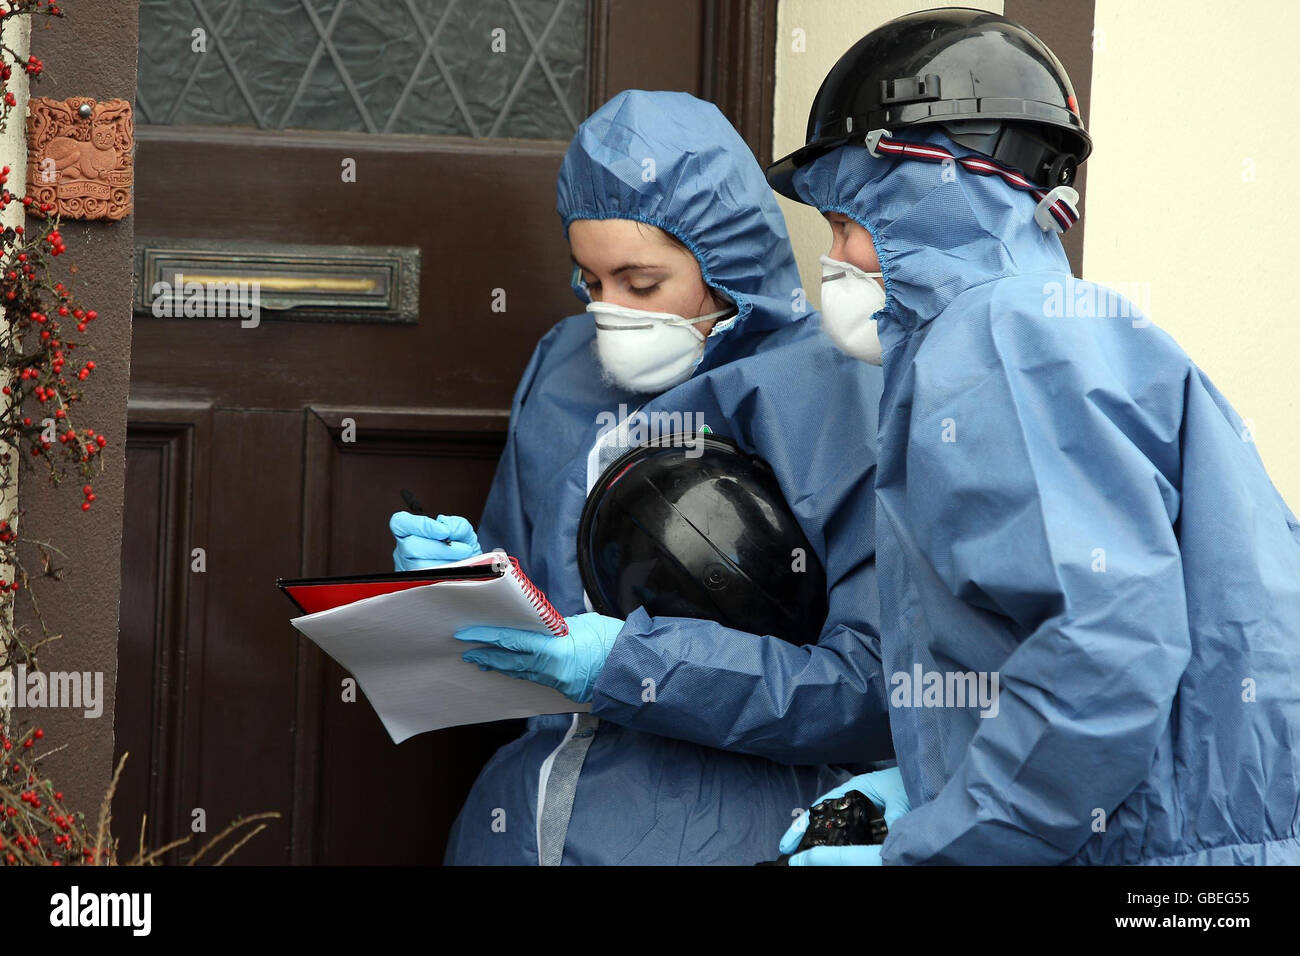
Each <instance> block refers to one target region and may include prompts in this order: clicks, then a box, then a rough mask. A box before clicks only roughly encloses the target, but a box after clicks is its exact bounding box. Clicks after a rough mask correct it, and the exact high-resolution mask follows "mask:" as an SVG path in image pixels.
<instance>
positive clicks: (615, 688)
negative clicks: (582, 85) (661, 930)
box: [392, 91, 892, 864]
mask: <svg viewBox="0 0 1300 956" xmlns="http://www.w3.org/2000/svg"><path fill="white" fill-rule="evenodd" d="M557 195H558V211H559V213H560V216H561V219H562V221H563V223H564V227H565V231H566V235H567V237H568V238H569V240H570V247H571V250H572V252H573V257H574V259H575V262H576V264H577V267H578V268H577V273H576V276H575V291H576V292H577V293H578V295H579V298H580V299H583V300H590V306H589V310H588V312H587V313H586V314H582V315H576V316H572V317H570V318H567V319H564V320H562V321H561V322H559V323H558V324H557V325H556V326H555V327H554V328H552V329H551V330H550V331H549V332H548V333H547V334H546V335H545V336H544V337H543V338H542V340H541V341H540V343H539V344H538V346H537V349H536V351H535V353H534V354H533V357H532V360H531V361H530V362H529V364H528V367H527V369H526V370H525V372H524V376H523V380H522V381H521V382H520V384H519V387H518V390H517V392H516V394H515V397H514V404H513V408H512V410H511V419H510V425H509V433H508V437H507V443H506V448H505V451H504V454H503V455H502V458H501V462H500V465H499V467H498V469H497V473H496V476H495V479H494V481H493V484H492V487H491V491H490V493H489V496H488V501H487V505H486V507H485V509H484V512H483V516H482V518H481V520H480V522H479V525H478V528H477V529H474V528H473V527H472V526H471V525H470V523H469V522H468V521H467V520H466V519H464V518H461V517H458V516H450V517H448V516H438V517H437V518H435V519H429V518H420V517H418V516H413V515H407V514H405V513H398V514H397V515H394V516H393V520H392V528H393V531H394V534H395V535H396V536H397V547H396V550H395V560H396V562H397V564H398V566H399V567H411V566H421V565H423V564H427V563H429V562H436V561H449V560H456V559H459V558H463V557H465V556H467V555H469V554H472V553H475V552H476V551H477V550H478V549H479V543H478V542H479V541H482V542H483V546H488V547H492V546H495V547H502V548H504V549H506V550H507V551H508V552H509V553H510V554H512V555H514V556H515V557H517V558H518V559H519V560H520V563H521V566H522V567H523V568H524V569H525V570H526V571H527V572H528V574H529V576H530V577H531V578H532V579H533V580H534V581H535V582H536V583H537V584H538V585H539V586H540V587H541V588H542V589H543V590H544V591H545V592H546V594H547V596H548V597H549V599H550V600H551V602H552V603H553V604H554V605H555V606H556V608H557V609H559V610H560V612H561V613H563V614H564V615H565V617H566V622H567V624H568V626H569V635H568V637H565V638H550V637H539V636H538V635H530V634H526V633H523V632H517V631H501V630H497V629H470V630H467V631H464V632H461V633H460V634H459V635H458V637H460V638H461V639H463V640H465V641H466V654H465V657H466V659H467V660H468V661H470V662H472V663H476V664H478V665H479V666H483V667H492V668H495V669H498V670H501V671H503V672H505V673H509V674H511V675H512V676H515V677H520V678H525V679H531V680H535V681H538V682H541V683H545V684H547V685H549V686H552V687H556V688H558V689H560V690H561V691H562V692H564V693H565V694H567V695H568V696H569V697H570V698H571V699H573V700H574V701H575V702H589V703H590V705H591V712H590V714H585V713H584V714H572V715H556V716H543V717H534V718H531V719H530V720H529V722H528V729H527V732H526V733H525V734H524V735H523V736H522V737H520V738H519V739H518V740H516V741H514V742H513V743H510V744H508V745H506V746H505V747H503V748H502V749H501V750H500V751H498V752H497V754H496V755H495V756H493V758H492V759H491V760H490V761H489V762H488V764H487V765H486V766H485V767H484V769H483V771H482V772H481V774H480V775H479V778H478V780H477V781H476V782H475V784H474V786H473V788H472V790H471V792H470V795H469V798H468V800H467V801H466V804H465V806H464V808H463V809H462V810H461V812H460V815H459V817H458V818H457V820H456V823H455V825H454V827H453V829H452V831H451V834H450V840H449V844H448V848H447V853H446V862H448V863H453V864H479V863H512V864H528V863H544V864H555V863H566V864H589V863H629V864H676V863H702V864H707V863H720V864H751V863H756V862H759V861H763V860H769V859H771V858H772V857H773V856H774V855H775V854H774V852H773V848H774V847H775V844H776V840H777V838H778V837H779V836H780V834H781V832H782V831H783V830H784V829H785V823H786V822H787V821H789V820H790V819H791V817H792V814H794V813H795V812H797V810H798V808H800V807H805V806H807V805H808V803H809V801H810V800H811V799H812V798H813V797H814V796H815V795H816V794H818V793H820V792H822V791H823V790H825V789H827V788H828V787H829V786H833V785H835V784H837V783H839V782H841V781H842V780H844V779H846V778H847V777H848V776H849V775H850V772H851V771H855V770H861V769H865V767H867V766H870V765H871V764H872V762H874V761H878V760H883V759H888V758H890V757H891V756H892V750H891V747H890V740H889V730H888V717H887V708H888V705H887V701H886V699H885V693H886V690H887V688H886V687H885V686H884V683H883V674H882V671H881V667H880V660H879V656H878V647H877V641H878V630H877V626H876V621H877V615H878V613H879V610H878V606H877V600H876V594H877V591H876V584H875V580H874V574H875V570H874V543H873V536H872V524H873V516H872V501H873V496H872V492H871V486H872V480H873V477H874V471H875V465H874V459H873V457H872V456H871V454H870V453H869V452H866V453H864V452H862V451H860V449H869V448H870V447H871V445H872V443H873V441H874V435H875V424H876V419H875V411H874V410H875V408H876V405H877V403H878V401H879V394H880V381H881V379H880V373H879V371H878V370H875V369H870V368H867V367H865V366H863V365H861V364H860V363H856V362H853V361H852V360H850V359H848V358H847V357H845V356H844V355H842V354H840V353H839V352H838V351H837V350H836V349H835V348H834V347H833V346H832V345H831V344H830V343H828V342H827V341H826V339H825V337H823V336H822V335H820V334H819V332H818V327H817V323H816V315H815V313H812V312H811V311H808V310H807V309H806V307H805V306H804V303H803V297H802V290H801V288H800V281H799V276H798V273H797V271H796V268H795V263H794V258H793V254H792V251H791V248H790V244H789V240H788V238H787V233H786V228H785V223H784V220H783V218H782V216H781V213H780V211H779V209H778V208H777V205H776V202H775V197H774V196H773V195H772V193H771V191H770V189H769V188H768V187H767V184H766V182H765V181H764V179H763V175H762V170H761V169H760V168H759V167H758V165H757V164H756V163H755V162H754V159H753V156H752V154H751V153H750V152H749V150H748V148H747V147H746V145H745V143H744V142H743V141H742V140H741V139H740V137H739V136H738V135H737V134H736V132H735V130H734V129H733V128H732V126H731V124H730V123H729V122H728V121H727V120H726V118H725V117H723V115H722V114H721V113H720V112H719V111H718V110H717V109H716V107H714V106H713V105H711V104H708V103H704V102H701V101H699V100H697V99H695V98H693V97H691V96H688V95H686V94H682V93H655V92H642V91H630V92H625V93H622V94H619V95H618V96H616V97H614V98H613V99H612V100H611V101H610V102H609V103H607V104H605V105H604V106H603V107H602V108H601V109H599V110H598V111H597V112H596V113H595V114H593V115H592V116H591V117H590V118H588V119H587V120H586V121H585V122H584V123H583V124H582V126H581V128H580V129H579V131H578V133H577V136H576V137H575V139H574V141H573V143H572V145H571V147H570V148H569V150H568V153H567V155H566V157H565V159H564V162H563V166H562V168H561V172H560V176H559V182H558V189H557ZM692 283H694V284H693V285H692ZM697 330H698V331H699V333H700V334H698V335H696V334H695V332H696V331H697ZM638 409H639V412H640V413H641V415H643V416H654V415H660V416H663V417H665V418H666V419H667V421H669V422H672V421H676V422H684V423H687V426H686V428H685V430H687V431H701V430H702V429H703V428H705V427H707V429H709V430H711V431H712V432H713V433H715V434H716V435H718V436H722V437H727V438H731V439H733V440H734V441H735V442H737V443H738V444H739V445H740V446H741V448H742V449H743V450H744V451H745V452H747V453H752V454H754V455H757V456H759V457H760V458H762V459H764V460H765V461H766V462H767V463H768V464H769V465H770V466H771V468H772V470H773V472H774V474H775V476H776V478H777V480H778V482H779V484H780V488H781V491H782V493H783V495H784V497H785V499H786V501H787V502H788V503H789V506H790V508H791V509H792V511H793V513H794V515H795V517H796V519H797V521H798V523H799V525H800V527H801V528H802V530H803V532H804V534H805V535H806V537H807V539H808V541H809V543H810V544H811V545H812V547H813V548H814V549H815V551H816V553H817V557H818V558H819V559H820V561H821V562H822V565H823V567H824V568H825V571H826V579H827V606H828V609H829V610H828V615H827V618H826V622H825V625H824V627H823V628H822V630H821V634H820V638H819V640H818V643H816V644H814V645H807V646H796V645H794V644H790V643H787V642H786V641H783V640H780V639H778V638H777V637H774V636H772V635H763V634H752V633H746V632H742V631H737V630H733V629H730V628H727V627H724V626H722V625H720V624H717V623H714V622H711V621H706V620H697V619H688V618H672V617H660V618H653V617H651V616H649V615H648V614H647V613H646V612H645V610H644V609H640V610H637V611H636V612H635V613H633V614H631V616H629V617H628V618H627V620H626V621H623V620H617V619H614V618H610V617H606V616H603V615H599V614H594V613H584V594H583V589H582V583H581V579H580V576H579V568H578V556H577V534H578V525H579V516H580V513H581V511H582V508H583V504H584V500H585V498H586V496H587V492H588V490H589V488H590V487H591V483H592V481H593V480H594V477H595V476H597V475H599V473H600V472H601V470H602V469H603V467H604V465H605V464H606V463H607V462H608V461H610V460H611V459H612V458H613V457H617V455H618V454H619V453H620V452H621V451H622V450H623V449H624V448H625V447H626V446H627V445H628V444H629V443H630V444H633V445H635V444H636V443H637V442H636V440H635V430H634V429H620V428H617V427H611V423H610V420H611V418H620V419H623V420H624V422H627V421H630V420H632V419H633V418H634V417H635V415H634V413H635V412H636V411H637V410H638ZM643 420H644V419H643ZM650 421H651V422H653V421H654V419H653V418H651V419H650ZM849 449H852V453H849V451H848V450H849ZM443 538H446V539H450V542H449V543H447V544H443V543H441V542H440V541H439V539H443ZM466 666H467V667H468V666H471V664H467V665H466ZM648 686H652V687H653V689H654V690H653V694H647V690H646V688H647V687H648Z"/></svg>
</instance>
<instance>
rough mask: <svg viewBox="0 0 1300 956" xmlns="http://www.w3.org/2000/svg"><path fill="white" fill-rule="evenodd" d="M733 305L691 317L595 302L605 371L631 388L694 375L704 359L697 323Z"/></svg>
mask: <svg viewBox="0 0 1300 956" xmlns="http://www.w3.org/2000/svg"><path fill="white" fill-rule="evenodd" d="M734 308H735V307H734V306H728V307H727V308H725V309H719V310H718V311H717V312H710V313H709V314H708V315H701V316H697V317H696V318H693V319H690V318H685V317H683V316H680V315H674V314H672V313H671V312H647V311H645V310H644V309H631V308H628V307H627V306H624V305H615V304H614V303H612V302H592V303H589V304H588V305H587V311H588V312H591V313H592V314H593V315H594V316H595V318H596V352H597V354H598V355H599V356H600V364H601V365H602V366H603V367H604V369H605V373H606V375H608V376H609V378H610V379H611V380H612V381H613V382H614V383H615V384H616V385H618V386H619V387H620V388H623V389H626V390H627V391H629V392H652V393H655V394H658V393H659V392H665V391H667V390H668V389H670V388H672V387H673V386H674V385H680V384H681V383H682V382H684V381H686V380H687V379H688V378H690V377H691V372H693V371H695V366H697V365H699V364H700V360H701V359H702V358H704V339H705V336H704V333H702V332H701V331H700V330H699V329H697V328H696V327H695V325H696V323H699V322H707V321H708V320H709V319H716V318H720V317H721V316H724V315H727V314H728V313H730V312H732V311H733V310H734Z"/></svg>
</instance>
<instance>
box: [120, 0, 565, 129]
mask: <svg viewBox="0 0 1300 956" xmlns="http://www.w3.org/2000/svg"><path fill="white" fill-rule="evenodd" d="M200 31H201V32H200ZM199 41H202V42H203V43H204V45H205V46H206V52H197V49H198V43H199ZM503 46H504V49H502V47H503ZM587 49H588V43H587V0H141V3H140V73H139V83H138V89H137V98H136V110H137V119H138V121H139V122H142V123H152V124H158V125H174V124H201V125H233V126H255V127H261V128H264V129H330V130H355V131H359V132H370V133H423V134H430V135H440V136H472V137H476V138H484V137H497V136H512V137H524V138H538V139H568V138H569V137H570V136H571V135H572V134H573V131H574V130H575V129H576V128H577V124H578V122H579V121H580V120H581V118H582V116H583V115H584V114H585V111H586V98H587V69H586V67H587Z"/></svg>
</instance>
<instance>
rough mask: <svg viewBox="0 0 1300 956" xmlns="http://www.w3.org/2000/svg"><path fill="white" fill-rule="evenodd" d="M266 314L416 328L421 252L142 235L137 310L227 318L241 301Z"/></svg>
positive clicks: (399, 248) (138, 253) (137, 267)
mask: <svg viewBox="0 0 1300 956" xmlns="http://www.w3.org/2000/svg"><path fill="white" fill-rule="evenodd" d="M250 298H251V299H253V300H255V301H256V304H257V306H258V308H259V310H260V311H261V316H262V318H263V319H272V320H274V319H288V320H294V321H309V322H382V323H389V324H397V325H414V324H415V323H416V321H417V319H418V317H419V299H420V250H419V248H418V247H414V246H318V245H301V244H294V245H288V244H283V243H264V242H248V241H239V240H207V239H137V240H136V249H135V313H136V314H137V315H140V316H152V317H156V318H175V319H226V318H230V317H232V316H233V315H234V314H236V313H235V310H234V309H232V308H231V306H232V305H234V304H235V301H232V300H237V301H239V302H247V301H248V300H249V299H250Z"/></svg>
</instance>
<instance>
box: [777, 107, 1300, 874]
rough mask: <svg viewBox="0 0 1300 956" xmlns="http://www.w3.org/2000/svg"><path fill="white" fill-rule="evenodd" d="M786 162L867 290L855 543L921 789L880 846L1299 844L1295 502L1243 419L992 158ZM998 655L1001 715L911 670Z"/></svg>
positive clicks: (1091, 859) (991, 851)
mask: <svg viewBox="0 0 1300 956" xmlns="http://www.w3.org/2000/svg"><path fill="white" fill-rule="evenodd" d="M908 132H910V133H912V134H913V135H911V136H903V137H899V138H902V139H909V140H912V141H919V142H927V143H931V144H935V145H939V146H942V147H944V148H945V149H947V150H948V151H949V152H951V153H953V154H954V155H956V156H964V155H971V154H970V152H969V151H968V150H963V149H961V148H960V147H958V146H957V145H956V144H955V143H953V142H952V141H951V140H949V139H948V138H947V137H946V136H944V134H943V133H942V132H941V131H938V130H932V131H931V132H929V133H928V134H926V133H924V132H923V131H922V132H917V131H916V129H915V128H914V129H913V130H909V131H908ZM953 172H955V175H952V173H953ZM794 185H795V189H796V190H797V191H798V193H799V195H800V197H801V198H802V199H803V200H804V201H805V202H807V203H809V204H811V205H812V206H814V207H816V208H818V209H821V210H823V211H837V212H840V213H843V214H844V215H846V216H848V217H849V218H851V219H853V220H854V221H856V222H858V223H859V224H860V225H862V226H863V227H865V228H866V229H867V230H868V231H869V232H870V233H871V235H872V237H873V238H874V240H875V245H876V250H877V253H878V255H879V259H880V264H881V266H880V267H881V270H882V272H883V275H884V281H885V287H886V293H887V302H886V306H885V308H884V310H883V311H882V312H880V313H878V331H879V335H880V339H881V344H882V347H883V349H884V371H885V391H884V394H883V397H882V399H881V406H880V410H879V421H880V428H879V444H878V446H877V449H878V452H877V453H878V455H879V473H878V476H877V482H876V487H877V492H878V493H877V501H876V513H877V525H876V537H877V545H876V546H877V553H878V566H879V585H880V602H881V633H882V635H883V637H882V651H883V658H884V668H885V673H886V674H887V675H889V678H890V681H891V710H890V715H891V721H892V725H893V737H894V747H895V750H896V752H897V754H898V756H899V767H900V769H901V771H902V775H903V781H904V783H905V785H906V788H907V792H908V796H909V798H910V800H911V803H912V806H913V808H914V809H913V810H912V811H911V812H910V813H908V814H907V815H905V816H904V817H902V818H901V819H900V820H899V821H898V822H897V823H896V824H895V826H894V827H893V828H892V829H891V832H890V834H889V836H888V838H887V839H886V842H885V843H884V845H883V847H882V860H883V862H885V863H887V864H888V863H1011V864H1047V863H1062V862H1074V863H1092V864H1133V863H1177V864H1190V863H1210V864H1227V863H1300V748H1297V743H1298V742H1300V741H1298V740H1297V738H1298V737H1300V526H1298V525H1297V521H1296V518H1295V516H1294V515H1293V514H1292V513H1291V511H1290V510H1289V509H1288V508H1287V506H1286V504H1285V503H1284V502H1283V500H1282V498H1281V496H1280V495H1279V494H1278V492H1277V491H1276V489H1275V488H1274V487H1273V485H1272V483H1271V482H1270V481H1269V478H1268V476H1267V474H1266V473H1265V470H1264V467H1263V464H1262V463H1261V461H1260V458H1259V455H1258V453H1257V451H1256V449H1255V446H1254V444H1253V443H1252V440H1251V434H1250V429H1249V426H1248V423H1246V422H1243V420H1242V418H1241V417H1240V416H1239V415H1238V414H1237V413H1236V412H1235V411H1233V409H1232V408H1231V407H1230V406H1229V404H1228V402H1227V401H1226V400H1225V399H1224V397H1223V396H1222V395H1221V394H1220V393H1219V392H1218V390H1217V389H1215V387H1214V385H1213V384H1211V382H1210V380H1209V379H1208V378H1207V377H1206V375H1205V373H1204V372H1202V371H1201V370H1200V369H1199V368H1197V366H1196V365H1195V364H1194V363H1193V362H1192V361H1191V360H1190V359H1189V358H1188V356H1187V355H1186V353H1184V352H1183V350H1182V349H1181V348H1179V347H1178V345H1177V344H1176V343H1175V342H1174V341H1173V339H1171V338H1170V337H1169V336H1168V335H1167V334H1165V333H1164V332H1162V331H1160V330H1159V329H1157V328H1156V327H1155V326H1153V325H1151V324H1150V322H1149V320H1148V319H1147V318H1146V317H1145V316H1143V315H1142V314H1141V313H1140V312H1139V311H1138V310H1137V309H1136V308H1135V307H1134V306H1133V305H1132V303H1131V302H1130V301H1129V300H1127V299H1125V298H1122V297H1119V296H1117V295H1115V294H1114V293H1112V292H1110V291H1109V290H1106V289H1104V288H1103V287H1100V286H1097V285H1095V284H1093V283H1090V282H1083V281H1080V280H1075V279H1072V278H1071V277H1070V275H1069V263H1068V262H1067V260H1066V257H1065V253H1064V251H1063V250H1062V247H1061V243H1060V241H1059V239H1058V238H1057V237H1056V236H1055V235H1054V234H1045V233H1044V232H1043V231H1042V230H1041V229H1040V228H1039V227H1038V226H1037V225H1036V224H1035V223H1034V219H1033V212H1034V199H1033V198H1032V197H1031V196H1030V195H1029V194H1027V193H1025V192H1021V191H1018V190H1016V189H1013V188H1011V187H1009V186H1008V185H1006V184H1005V183H1004V182H1002V181H1001V179H999V178H998V177H996V176H980V175H975V174H972V173H969V172H967V171H965V170H964V169H960V168H957V169H955V170H954V169H952V167H951V166H949V167H946V168H943V167H940V166H937V165H931V164H929V163H925V162H918V161H915V160H900V159H890V158H876V157H873V156H872V155H871V154H870V153H869V152H868V150H867V148H866V147H865V146H859V145H847V146H842V147H840V148H838V149H835V150H833V151H831V152H829V153H827V154H825V155H824V156H822V157H820V158H819V159H817V160H816V161H814V162H813V163H811V164H809V165H808V166H806V167H804V168H803V169H801V170H800V171H799V172H798V173H797V174H796V177H795V181H794ZM1189 269H1194V266H1192V265H1189ZM1224 321H1225V322H1226V321H1230V318H1229V317H1227V316H1225V318H1224ZM994 672H996V673H997V674H998V675H999V680H1000V694H999V700H998V706H997V712H996V716H986V717H981V716H980V712H979V708H976V707H971V706H966V707H955V706H951V703H952V701H951V700H949V701H944V700H943V698H942V697H941V695H940V694H939V692H938V690H937V689H935V691H934V695H933V696H932V697H930V698H929V700H930V702H929V703H927V701H926V699H925V697H924V695H920V696H918V693H917V691H916V690H915V686H916V684H917V683H919V684H922V685H924V684H925V683H926V681H927V680H928V678H927V677H926V676H925V675H928V674H932V673H933V674H938V675H940V676H941V677H944V679H945V680H946V679H947V677H946V675H951V674H970V673H973V674H980V673H984V674H991V673H994ZM900 674H906V675H908V679H907V681H903V680H901V679H900V680H897V682H895V681H896V678H897V675H900ZM917 676H920V677H921V678H922V679H921V681H919V682H917V681H916V680H915V679H916V677H917ZM930 686H931V687H932V688H935V687H936V685H934V684H933V683H932V682H931V685H930ZM968 686H969V685H968ZM893 695H896V696H893ZM954 699H955V698H954Z"/></svg>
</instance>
